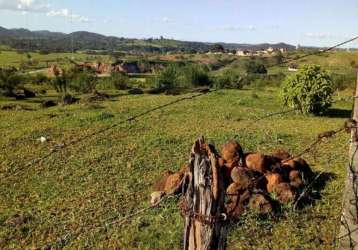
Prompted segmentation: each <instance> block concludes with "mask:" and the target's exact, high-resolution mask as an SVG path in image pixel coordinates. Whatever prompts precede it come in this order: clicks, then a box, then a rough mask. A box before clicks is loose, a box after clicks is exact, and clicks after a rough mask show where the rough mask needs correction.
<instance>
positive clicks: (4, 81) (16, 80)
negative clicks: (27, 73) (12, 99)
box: [0, 68, 24, 96]
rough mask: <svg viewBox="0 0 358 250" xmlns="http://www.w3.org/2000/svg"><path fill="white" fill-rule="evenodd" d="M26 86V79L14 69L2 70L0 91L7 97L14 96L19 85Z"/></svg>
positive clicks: (0, 71) (0, 72)
mask: <svg viewBox="0 0 358 250" xmlns="http://www.w3.org/2000/svg"><path fill="white" fill-rule="evenodd" d="M22 84H24V77H23V76H22V75H20V74H18V72H17V70H16V69H14V68H9V69H0V89H1V90H2V92H4V94H5V95H9V96H11V95H13V91H14V89H15V88H16V87H18V86H19V85H22Z"/></svg>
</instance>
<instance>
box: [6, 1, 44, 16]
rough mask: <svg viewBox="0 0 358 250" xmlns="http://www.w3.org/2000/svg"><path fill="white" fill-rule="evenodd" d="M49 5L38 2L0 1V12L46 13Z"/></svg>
mask: <svg viewBox="0 0 358 250" xmlns="http://www.w3.org/2000/svg"><path fill="white" fill-rule="evenodd" d="M49 9H50V5H49V4H46V3H44V2H43V1H39V0H0V10H10V11H20V12H44V13H45V12H48V11H49Z"/></svg>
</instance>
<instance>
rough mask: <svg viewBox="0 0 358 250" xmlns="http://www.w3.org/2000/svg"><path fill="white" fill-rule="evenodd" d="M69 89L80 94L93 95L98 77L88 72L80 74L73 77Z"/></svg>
mask: <svg viewBox="0 0 358 250" xmlns="http://www.w3.org/2000/svg"><path fill="white" fill-rule="evenodd" d="M71 78H72V79H71V81H70V84H69V87H70V88H71V89H72V90H74V91H76V92H79V93H91V92H92V91H93V90H94V89H96V85H97V77H95V76H94V75H93V74H91V73H88V72H80V73H77V74H74V75H73V76H72V77H71Z"/></svg>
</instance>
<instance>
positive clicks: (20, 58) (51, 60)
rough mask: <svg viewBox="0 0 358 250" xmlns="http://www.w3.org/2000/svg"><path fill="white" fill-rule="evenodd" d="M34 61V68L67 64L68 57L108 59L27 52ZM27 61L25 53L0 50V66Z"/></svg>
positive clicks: (15, 65) (14, 65)
mask: <svg viewBox="0 0 358 250" xmlns="http://www.w3.org/2000/svg"><path fill="white" fill-rule="evenodd" d="M29 54H30V55H31V58H32V60H33V61H34V62H38V64H36V65H33V67H36V68H45V67H47V66H48V65H52V64H58V65H66V64H69V61H68V59H70V58H74V60H75V61H80V62H82V61H96V60H103V61H105V60H108V59H109V58H108V57H107V56H93V55H87V54H84V53H74V54H72V53H50V54H48V55H43V54H39V53H34V52H31V53H29ZM25 62H28V57H27V53H18V52H16V51H9V50H4V51H0V67H10V66H13V67H19V66H20V64H21V63H25ZM47 62H48V64H47Z"/></svg>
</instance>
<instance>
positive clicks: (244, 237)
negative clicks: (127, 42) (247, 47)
mask: <svg viewBox="0 0 358 250" xmlns="http://www.w3.org/2000/svg"><path fill="white" fill-rule="evenodd" d="M49 98H56V95H55V94H53V95H52V94H51V93H50V94H49V95H48V96H40V97H37V98H35V99H31V100H28V101H22V102H19V101H14V100H11V99H7V98H2V99H0V106H1V105H4V104H8V103H22V104H25V105H28V106H29V107H32V108H34V109H35V110H34V111H0V134H1V135H2V136H1V140H0V147H1V152H2V153H1V154H0V162H1V165H0V179H1V182H0V248H1V249H25V248H28V249H36V248H42V247H46V246H47V247H49V246H51V247H53V248H59V249H62V248H63V249H77V248H80V249H114V248H115V247H116V248H117V249H180V248H181V240H182V234H183V224H184V221H183V219H182V217H181V215H180V212H179V210H178V208H177V206H176V203H177V201H178V199H171V200H168V201H166V202H165V203H164V204H162V205H160V207H159V208H157V209H154V210H150V211H149V212H147V213H145V214H142V215H139V216H137V217H135V218H133V220H131V221H129V222H128V223H126V224H124V225H121V226H119V225H118V224H116V223H113V224H112V223H111V222H115V221H116V220H117V221H118V220H120V219H121V218H123V217H124V216H125V215H127V214H129V213H131V212H134V211H136V210H137V209H140V208H143V207H146V206H148V199H149V195H150V192H151V185H152V184H153V183H154V181H155V180H156V179H157V178H158V177H159V176H160V174H161V173H162V172H163V171H164V170H176V169H178V168H179V167H180V166H181V165H182V164H184V163H186V161H187V159H188V153H189V150H190V148H191V145H192V143H193V142H194V140H195V139H196V138H198V137H199V136H200V135H204V136H206V137H207V138H208V139H210V140H213V141H214V142H215V143H216V145H217V147H219V146H220V145H221V144H223V143H224V142H226V141H227V140H229V139H231V138H233V137H234V136H235V135H238V138H239V141H240V143H241V144H242V146H243V148H244V149H245V151H260V152H263V153H270V152H272V151H273V150H275V149H277V148H283V149H287V150H289V151H290V152H292V153H299V152H300V151H301V150H303V149H304V148H306V147H307V145H309V144H310V143H311V142H312V141H313V140H314V139H315V136H316V135H317V133H320V132H322V131H326V130H331V129H336V128H337V127H339V126H341V125H342V124H343V122H344V119H345V118H348V117H349V116H350V108H351V103H349V102H338V103H335V105H334V106H333V107H332V109H331V110H330V112H329V113H328V114H327V115H325V116H320V117H304V116H302V115H300V114H294V113H290V114H286V115H281V116H276V117H272V118H268V119H266V120H262V121H259V122H257V123H252V119H255V118H257V117H259V116H262V115H265V114H267V113H270V112H276V111H279V110H281V109H282V108H284V107H282V106H281V104H280V102H279V98H278V89H276V88H267V89H265V90H261V91H259V92H258V91H255V94H254V92H253V91H252V90H221V91H217V92H215V93H210V94H208V95H205V96H202V97H199V98H197V99H193V100H187V101H185V102H182V103H178V104H175V105H172V106H169V107H167V108H165V109H162V110H158V111H156V112H153V113H151V114H150V115H148V116H145V117H143V118H141V119H139V120H136V121H132V122H130V123H125V124H122V125H119V126H117V127H115V128H113V129H111V130H108V131H107V132H104V133H102V134H98V135H95V136H90V137H88V138H86V139H84V140H82V141H80V142H79V143H77V144H75V145H72V146H69V147H67V148H65V149H64V150H62V151H60V152H56V153H54V154H53V155H51V156H50V157H49V158H48V159H46V160H43V161H41V162H40V163H39V164H36V165H34V166H31V167H28V166H25V165H26V164H27V163H29V162H30V161H31V160H32V159H34V158H37V157H39V156H42V155H44V154H46V153H47V152H48V151H49V150H50V149H51V148H52V147H53V145H55V144H58V143H63V142H69V141H70V140H73V139H76V138H80V137H86V135H89V134H91V133H93V132H95V131H98V130H100V129H102V128H105V127H106V126H110V125H113V124H115V123H118V122H120V121H122V120H124V119H126V118H128V117H131V116H132V115H135V114H138V113H141V112H143V111H145V110H148V109H150V108H152V107H156V106H158V105H162V104H165V103H168V102H171V101H173V100H175V99H177V98H180V96H179V97H178V96H166V95H140V96H128V95H117V96H116V97H113V98H112V99H111V100H108V101H105V102H101V103H99V104H97V105H93V104H91V105H86V104H75V105H72V106H65V107H55V108H50V109H39V103H40V102H41V101H42V100H43V99H49ZM41 136H45V137H46V138H49V139H50V140H49V141H48V142H46V143H40V142H39V141H38V140H37V139H38V138H39V137H41ZM348 140H349V136H348V135H347V134H343V133H341V134H339V135H337V137H335V138H333V139H332V140H330V141H329V142H327V143H324V144H322V145H321V146H320V147H319V148H318V149H317V151H316V152H315V154H313V155H312V154H309V155H306V156H305V157H304V158H305V159H306V160H307V161H308V162H309V163H310V165H311V167H312V168H313V170H314V171H324V172H325V174H324V175H322V178H320V179H319V181H318V182H317V183H316V185H314V188H313V192H312V193H313V195H314V196H315V198H316V199H315V202H313V203H309V204H307V205H306V206H305V207H303V208H302V209H300V210H298V211H296V212H292V211H291V210H290V209H289V208H287V209H284V211H283V212H282V213H281V214H280V215H278V216H272V217H270V216H269V217H266V218H262V217H258V216H256V215H254V214H251V213H249V214H246V215H244V216H243V217H242V220H241V221H240V222H238V223H237V224H235V225H231V226H230V233H229V239H228V242H229V247H228V248H229V249H325V250H328V249H334V248H335V246H336V241H335V236H336V234H337V229H338V226H339V219H340V212H341V201H342V191H343V188H344V178H345V176H346V165H347V161H348V159H347V158H348V157H347V155H348ZM16 218H20V219H17V220H16ZM11 221H15V223H9V222H11Z"/></svg>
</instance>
